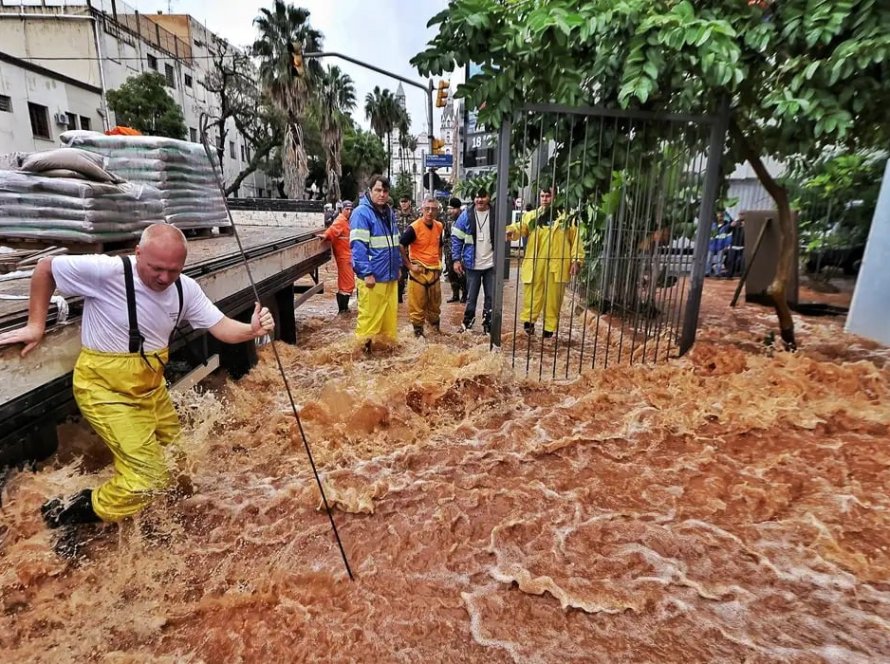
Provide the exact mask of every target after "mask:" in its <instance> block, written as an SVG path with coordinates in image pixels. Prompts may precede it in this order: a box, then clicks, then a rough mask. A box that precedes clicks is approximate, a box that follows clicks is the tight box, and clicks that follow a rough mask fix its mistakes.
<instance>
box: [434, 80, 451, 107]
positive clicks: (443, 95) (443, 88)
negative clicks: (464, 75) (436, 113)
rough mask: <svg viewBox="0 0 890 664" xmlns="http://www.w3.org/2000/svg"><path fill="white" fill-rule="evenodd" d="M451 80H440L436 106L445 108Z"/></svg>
mask: <svg viewBox="0 0 890 664" xmlns="http://www.w3.org/2000/svg"><path fill="white" fill-rule="evenodd" d="M450 85H451V82H450V81H439V91H438V92H437V93H436V108H445V100H446V99H448V86H450Z"/></svg>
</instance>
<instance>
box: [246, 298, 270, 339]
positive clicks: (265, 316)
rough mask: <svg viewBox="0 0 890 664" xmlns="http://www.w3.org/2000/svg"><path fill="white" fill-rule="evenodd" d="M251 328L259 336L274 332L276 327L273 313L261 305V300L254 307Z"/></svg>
mask: <svg viewBox="0 0 890 664" xmlns="http://www.w3.org/2000/svg"><path fill="white" fill-rule="evenodd" d="M250 329H252V330H253V333H254V334H255V335H256V336H258V337H261V336H263V335H264V334H272V331H273V330H274V329H275V319H274V318H272V314H271V313H269V310H268V309H266V307H260V303H259V302H257V303H256V306H255V307H254V308H253V316H251V318H250Z"/></svg>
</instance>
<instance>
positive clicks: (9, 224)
mask: <svg viewBox="0 0 890 664" xmlns="http://www.w3.org/2000/svg"><path fill="white" fill-rule="evenodd" d="M152 223H163V221H162V220H158V219H146V220H145V221H139V222H129V223H120V222H114V221H85V220H78V219H47V218H44V219H36V220H33V223H28V224H27V228H29V229H32V230H37V229H42V230H47V231H52V230H71V231H79V232H84V233H130V232H134V231H140V230H143V229H144V228H145V227H146V226H148V225H150V224H152ZM23 226H24V225H23V224H22V220H20V219H8V218H6V217H0V235H2V234H3V233H4V232H5V231H6V229H7V228H22V227H23Z"/></svg>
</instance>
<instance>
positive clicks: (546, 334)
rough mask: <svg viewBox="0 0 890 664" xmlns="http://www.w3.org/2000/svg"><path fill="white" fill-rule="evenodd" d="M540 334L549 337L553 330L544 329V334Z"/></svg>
mask: <svg viewBox="0 0 890 664" xmlns="http://www.w3.org/2000/svg"><path fill="white" fill-rule="evenodd" d="M542 336H543V337H544V338H545V339H549V338H550V337H552V336H553V332H551V331H550V330H544V334H543V335H542Z"/></svg>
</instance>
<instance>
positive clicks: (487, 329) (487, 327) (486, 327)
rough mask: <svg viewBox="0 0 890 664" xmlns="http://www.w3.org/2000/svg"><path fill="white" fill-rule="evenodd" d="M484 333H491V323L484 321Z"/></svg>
mask: <svg viewBox="0 0 890 664" xmlns="http://www.w3.org/2000/svg"><path fill="white" fill-rule="evenodd" d="M482 334H491V324H489V323H482Z"/></svg>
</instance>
